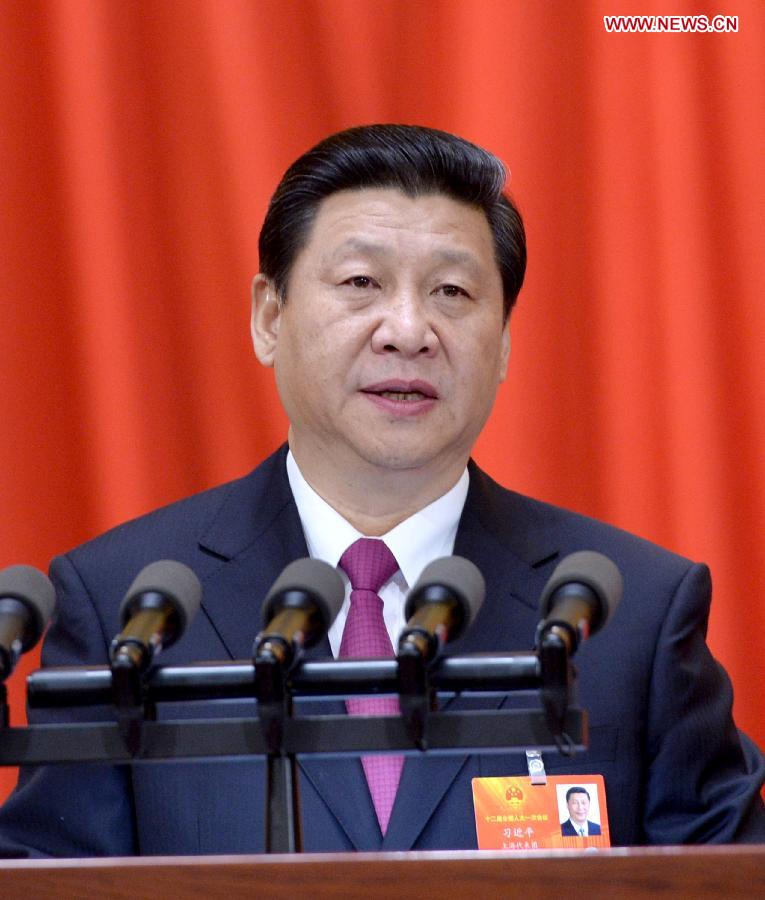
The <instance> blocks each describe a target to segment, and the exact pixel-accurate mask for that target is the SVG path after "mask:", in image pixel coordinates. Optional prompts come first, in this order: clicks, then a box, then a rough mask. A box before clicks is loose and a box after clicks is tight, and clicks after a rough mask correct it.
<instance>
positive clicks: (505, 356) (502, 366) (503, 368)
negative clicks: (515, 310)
mask: <svg viewBox="0 0 765 900" xmlns="http://www.w3.org/2000/svg"><path fill="white" fill-rule="evenodd" d="M509 359H510V324H509V323H508V322H505V327H504V328H503V329H502V349H501V351H500V357H499V380H500V381H504V380H505V378H506V377H507V363H508V360H509Z"/></svg>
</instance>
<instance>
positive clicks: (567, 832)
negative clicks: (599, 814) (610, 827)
mask: <svg viewBox="0 0 765 900" xmlns="http://www.w3.org/2000/svg"><path fill="white" fill-rule="evenodd" d="M560 833H561V834H562V835H563V837H581V835H580V834H579V832H578V831H577V830H576V828H574V823H573V822H572V821H571V819H566V821H565V822H561V824H560ZM591 834H592V835H596V834H600V825H598V823H597V822H590V820H589V819H588V820H587V835H588V837H589V835H591Z"/></svg>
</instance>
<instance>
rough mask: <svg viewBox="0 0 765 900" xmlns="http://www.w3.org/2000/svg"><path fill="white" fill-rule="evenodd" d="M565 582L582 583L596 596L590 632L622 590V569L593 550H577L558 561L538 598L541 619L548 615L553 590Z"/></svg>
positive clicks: (609, 611) (606, 617) (602, 621)
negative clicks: (597, 609) (594, 614)
mask: <svg viewBox="0 0 765 900" xmlns="http://www.w3.org/2000/svg"><path fill="white" fill-rule="evenodd" d="M565 584H583V585H585V586H586V587H588V588H590V590H591V591H592V592H593V593H594V594H595V596H596V597H597V598H598V601H599V603H600V611H599V615H598V616H597V618H596V619H594V620H593V622H592V623H591V626H590V628H591V632H592V633H593V634H594V633H595V632H596V631H598V630H600V629H601V628H603V626H604V625H605V624H606V623H607V622H608V620H609V619H610V618H611V616H612V615H613V612H614V610H615V609H616V607H617V606H618V605H619V601H620V600H621V599H622V593H623V592H624V581H623V579H622V573H621V572H620V571H619V569H618V568H617V566H616V564H615V563H613V562H612V561H611V560H610V559H609V558H608V557H607V556H604V555H603V554H602V553H596V552H595V551H594V550H579V551H578V552H576V553H571V554H569V555H568V556H566V557H565V558H564V559H562V560H561V561H560V562H559V563H558V565H557V566H556V567H555V570H554V571H553V573H552V575H551V576H550V580H549V581H548V582H547V584H546V585H545V588H544V590H543V591H542V596H541V598H540V600H539V608H540V612H541V614H542V619H543V620H544V619H546V618H547V616H548V615H550V612H551V608H552V601H553V597H554V594H555V592H556V591H557V590H558V588H560V587H562V586H563V585H565Z"/></svg>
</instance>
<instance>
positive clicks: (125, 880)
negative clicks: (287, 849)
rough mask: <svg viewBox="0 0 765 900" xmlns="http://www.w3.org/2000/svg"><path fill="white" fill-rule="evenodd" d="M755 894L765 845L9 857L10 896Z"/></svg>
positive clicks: (382, 899)
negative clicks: (63, 858) (121, 857)
mask: <svg viewBox="0 0 765 900" xmlns="http://www.w3.org/2000/svg"><path fill="white" fill-rule="evenodd" d="M573 895H575V896H578V897H586V898H598V897H608V898H619V900H621V898H628V900H629V898H651V900H656V898H661V897H677V898H683V900H686V898H691V897H692V898H694V900H700V898H716V900H720V898H725V900H733V898H747V900H749V898H752V897H762V896H765V846H763V847H759V846H758V847H754V846H732V847H680V848H678V847H650V848H649V847H646V848H642V847H639V848H638V847H636V848H612V849H610V850H597V851H594V852H592V851H580V850H577V851H571V850H554V851H533V852H528V853H512V854H510V853H505V852H501V853H499V852H488V851H483V852H480V851H454V852H446V851H438V852H427V853H426V852H422V853H417V852H409V853H357V854H346V853H343V854H337V853H332V854H303V855H297V856H293V855H291V856H279V855H269V856H265V855H264V856H220V857H215V856H206V857H144V858H138V859H97V860H32V861H27V860H24V861H20V860H19V861H10V860H9V861H4V862H3V861H0V896H2V897H3V898H4V900H16V898H24V900H28V898H30V897H34V898H35V900H82V898H83V897H105V898H109V900H123V898H124V900H137V898H142V897H147V898H148V897H152V898H154V897H157V896H166V897H172V898H173V900H186V898H202V897H204V898H209V897H213V898H218V897H224V898H226V900H237V898H240V897H241V898H245V897H246V898H252V897H264V898H265V897H268V898H273V900H281V898H284V900H288V898H289V900H295V898H296V897H305V898H310V900H322V898H343V900H358V898H363V900H391V898H404V897H406V898H411V897H416V898H418V900H429V898H433V900H444V898H450V897H455V898H465V897H467V898H487V900H489V898H492V900H493V898H504V897H518V898H523V900H536V898H556V900H557V898H559V897H566V896H573Z"/></svg>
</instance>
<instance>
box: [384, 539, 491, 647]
mask: <svg viewBox="0 0 765 900" xmlns="http://www.w3.org/2000/svg"><path fill="white" fill-rule="evenodd" d="M485 595H486V583H485V582H484V580H483V575H481V573H480V571H479V570H478V568H477V566H475V565H473V563H471V562H470V560H467V559H465V558H464V557H462V556H444V557H442V558H441V559H436V560H433V562H432V563H430V564H429V565H427V566H426V567H425V568H424V569H423V571H422V574H421V575H420V577H419V579H418V580H417V583H416V584H415V586H414V587H413V588H412V590H411V591H410V592H409V596H408V597H407V599H406V605H405V607H404V616H405V617H406V620H407V624H406V627H405V628H404V630H403V631H402V632H401V636H400V637H399V640H398V655H399V656H409V655H412V654H418V655H419V656H421V657H422V658H423V659H424V660H426V661H428V662H430V661H432V660H434V659H435V658H436V657H437V656H438V654H439V653H440V652H441V650H442V649H443V647H444V645H445V644H446V643H447V642H449V641H453V640H455V639H456V638H458V637H459V636H460V635H461V634H462V633H463V632H464V631H465V630H466V629H467V628H468V626H469V625H470V624H471V623H472V621H473V619H474V618H475V616H476V613H477V612H478V610H479V609H480V607H481V604H482V603H483V600H484V597H485Z"/></svg>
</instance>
